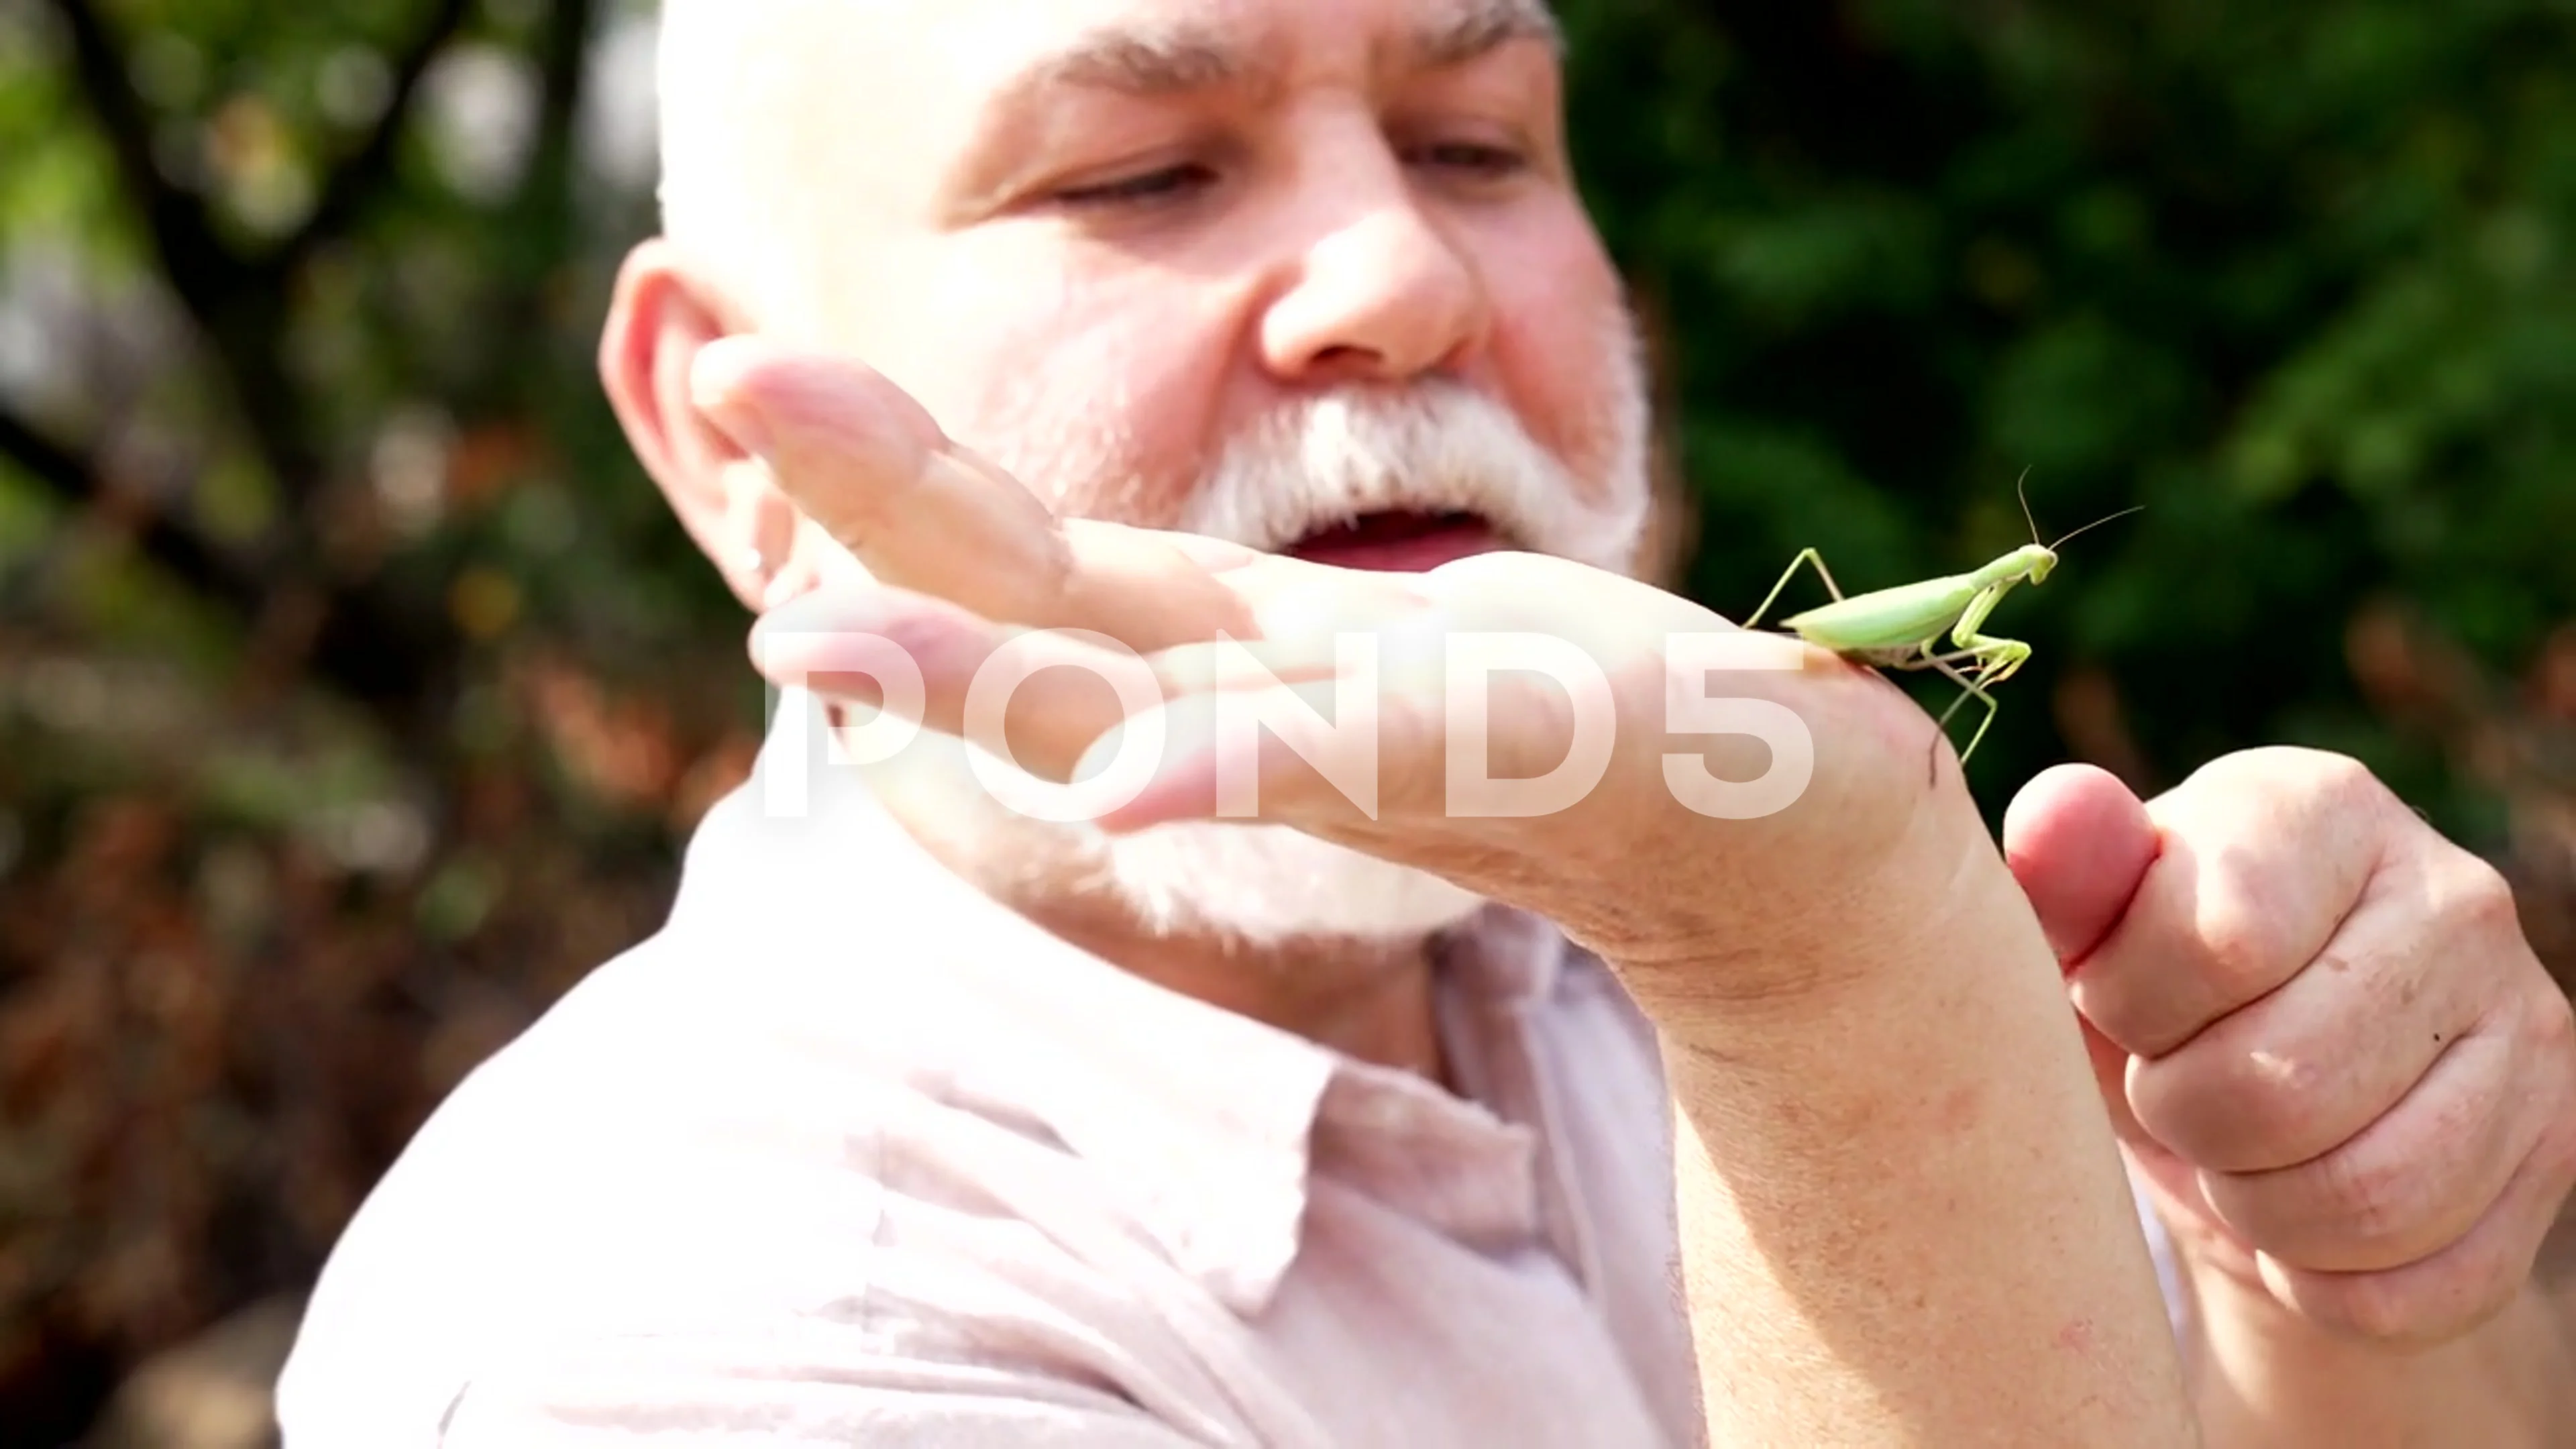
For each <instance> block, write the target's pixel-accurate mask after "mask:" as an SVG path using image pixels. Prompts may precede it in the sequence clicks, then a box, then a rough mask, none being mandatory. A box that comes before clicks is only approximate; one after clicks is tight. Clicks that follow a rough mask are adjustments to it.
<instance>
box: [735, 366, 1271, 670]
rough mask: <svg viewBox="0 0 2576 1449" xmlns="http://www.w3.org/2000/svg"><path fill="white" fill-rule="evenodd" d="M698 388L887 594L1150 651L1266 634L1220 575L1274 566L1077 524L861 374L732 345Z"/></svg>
mask: <svg viewBox="0 0 2576 1449" xmlns="http://www.w3.org/2000/svg"><path fill="white" fill-rule="evenodd" d="M690 384H691V392H692V395H693V397H694V399H695V401H696V404H697V407H698V409H699V411H700V412H701V413H703V414H704V415H705V416H706V418H707V419H708V421H709V422H711V423H713V424H714V425H715V426H716V427H717V428H719V429H720V430H722V431H723V432H724V433H726V434H727V435H728V436H730V437H732V438H733V439H734V441H735V442H736V443H737V444H739V445H740V446H741V447H742V448H743V449H744V450H745V451H746V452H749V453H752V454H754V455H756V456H757V457H759V458H760V459H761V460H762V461H763V462H765V463H766V464H768V466H769V468H770V470H771V472H772V473H773V474H774V475H775V476H776V477H777V480H778V485H779V487H780V488H781V489H782V490H783V491H785V492H786V494H787V495H788V497H789V498H791V499H792V500H794V501H795V503H796V505H797V506H798V507H799V508H801V509H802V510H804V512H805V513H806V514H807V515H808V516H809V517H811V518H813V519H814V520H815V522H816V523H817V524H819V525H820V526H821V527H822V528H823V529H824V530H825V531H826V532H827V533H829V534H830V535H831V536H832V538H833V539H834V540H836V541H837V542H839V543H840V544H841V546H842V547H844V548H846V549H848V550H849V551H850V553H851V554H852V555H853V556H854V557H856V558H857V559H858V560H859V562H860V563H862V564H864V565H865V566H866V567H867V569H868V572H869V573H870V574H872V575H874V576H875V577H876V578H877V579H878V580H879V581H880V582H882V583H886V584H890V585H893V586H895V587H897V588H902V589H909V590H912V591H913V592H916V593H921V594H927V595H930V596H933V597H936V598H942V599H946V600H948V601H950V602H951V603H954V604H957V605H959V606H960V607H963V608H965V609H968V610H970V611H972V612H974V613H976V614H979V615H982V616H983V617H985V618H988V619H992V620H994V621H996V622H999V623H1009V624H1019V625H1024V626H1027V627H1030V628H1039V629H1086V630H1093V631H1096V632H1098V633H1101V634H1106V635H1108V636H1109V637H1111V638H1114V639H1117V640H1119V641H1120V642H1122V643H1124V644H1126V645H1127V646H1128V647H1129V648H1132V649H1135V650H1138V651H1140V652H1151V651H1154V650H1157V649H1163V648H1168V647H1171V646H1173V645H1177V644H1185V643H1193V642H1197V641H1200V640H1203V639H1208V638H1213V637H1214V636H1215V635H1216V634H1217V633H1218V632H1219V631H1223V632H1226V633H1230V634H1233V635H1235V636H1236V637H1249V636H1250V635H1252V634H1253V633H1255V632H1256V631H1255V628H1254V621H1253V618H1252V609H1251V605H1250V604H1249V602H1248V601H1247V600H1246V599H1245V598H1244V596H1243V595H1242V593H1240V592H1239V591H1238V590H1237V589H1235V588H1234V587H1231V586H1230V585H1229V584H1228V583H1227V582H1226V580H1225V579H1224V578H1223V577H1222V575H1224V574H1226V573H1228V572H1231V571H1234V570H1236V569H1239V568H1243V567H1245V566H1247V565H1249V564H1251V563H1253V562H1254V561H1257V560H1261V559H1263V558H1265V557H1266V556H1265V555H1262V554H1259V553H1257V552H1255V551H1253V550H1251V549H1241V548H1235V547H1234V546H1232V545H1228V544H1223V543H1219V542H1217V541H1214V540H1201V539H1187V538H1184V537H1183V536H1180V535H1174V534H1160V533H1153V532H1149V531H1146V530H1142V529H1130V528H1121V527H1118V526H1116V525H1113V524H1101V523H1089V522H1084V521H1080V520H1077V521H1075V522H1074V523H1072V524H1070V525H1068V524H1067V523H1066V522H1064V521H1062V520H1059V519H1058V518H1057V517H1056V516H1055V514H1054V513H1053V512H1051V511H1050V510H1049V509H1048V508H1047V506H1046V505H1045V504H1044V503H1043V502H1041V501H1040V500H1039V498H1038V497H1037V495H1036V494H1034V493H1032V492H1031V491H1029V489H1027V488H1026V487H1024V486H1022V485H1021V484H1020V483H1018V482H1017V481H1016V480H1014V479H1012V478H1011V477H1009V476H1008V475H1007V474H1004V473H1003V472H1002V471H1001V470H1000V469H998V468H996V467H994V466H993V465H992V464H990V463H988V462H986V461H984V460H983V459H981V458H978V457H976V456H975V455H974V454H973V453H972V452H970V451H969V450H967V449H966V448H964V447H962V446H960V445H958V444H957V443H956V442H954V441H953V440H951V439H950V438H949V437H948V436H947V435H946V434H945V433H943V432H942V431H941V430H940V428H939V425H938V424H937V423H936V422H935V421H934V420H933V419H932V418H931V416H930V414H929V413H928V412H927V411H926V410H924V409H923V408H922V407H921V405H920V404H919V403H917V402H915V401H914V400H913V399H912V398H910V397H909V396H906V395H905V394H904V392H903V391H902V390H901V389H899V388H897V387H896V386H894V384H893V383H891V382H889V381H887V380H886V379H885V378H884V377H882V376H880V375H878V374H877V373H876V372H875V371H874V370H872V369H870V368H868V367H866V366H864V365H862V364H860V363H857V362H855V361H851V360H848V359H845V358H839V357H833V356H828V355H823V354H818V353H803V352H797V351H793V350H790V349H788V348H786V347H783V346H780V345H778V344H776V343H772V342H768V341H765V340H761V339H757V338H751V337H739V336H738V337H729V338H724V339H721V340H719V341H717V342H714V343H711V344H709V345H708V346H707V347H706V348H705V349H703V350H702V351H701V352H700V353H699V355H698V359H697V362H696V364H695V369H694V371H693V373H692V376H691V379H690Z"/></svg>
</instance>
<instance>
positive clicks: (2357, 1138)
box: [2004, 749, 2576, 1344]
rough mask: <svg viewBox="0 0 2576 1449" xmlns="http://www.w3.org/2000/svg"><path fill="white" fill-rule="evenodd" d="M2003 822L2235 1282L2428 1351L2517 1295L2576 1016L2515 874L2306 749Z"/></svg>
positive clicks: (2075, 779) (2547, 1210)
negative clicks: (2508, 879)
mask: <svg viewBox="0 0 2576 1449" xmlns="http://www.w3.org/2000/svg"><path fill="white" fill-rule="evenodd" d="M2004 841H2005V850H2006V855H2007V858H2008V859H2009V861H2010V862H2011V864H2012V867H2013V870H2014V872H2015V874H2016V875H2017V876H2018V877H2019V879H2020V880H2021V882H2022V885H2023V887H2024V889H2025V890H2026V892H2027V893H2028V894H2029V897H2030V899H2031V902H2032V904H2033V905H2034V907H2035V908H2036V909H2037V910H2038V912H2039V917H2040V920H2041V923H2042V925H2043V927H2044V928H2045V929H2046V930H2047V932H2048V936H2049V939H2050V942H2051V944H2052V945H2053V946H2054V948H2055V949H2056V951H2057V952H2058V955H2059V959H2060V960H2061V961H2062V962H2063V963H2065V966H2066V968H2067V971H2068V976H2069V982H2070V986H2071V989H2072V992H2073V997H2074V1002H2075V1005H2076V1007H2077V1008H2078V1010H2079V1011H2080V1012H2081V1013H2082V1016H2083V1018H2084V1021H2085V1024H2086V1034H2087V1037H2088V1039H2089V1041H2090V1044H2091V1046H2092V1047H2093V1050H2094V1060H2095V1066H2096V1070H2097V1073H2098V1075H2099V1076H2100V1078H2101V1082H2102V1088H2103V1094H2104V1097H2105V1099H2106V1100H2107V1101H2108V1103H2109V1104H2110V1106H2111V1108H2112V1116H2113V1120H2114V1122H2115V1124H2116V1125H2117V1126H2118V1128H2119V1130H2120V1134H2121V1138H2122V1141H2123V1143H2124V1145H2125V1147H2126V1148H2127V1150H2128V1152H2129V1153H2130V1155H2131V1158H2132V1160H2133V1161H2134V1162H2135V1163H2137V1164H2138V1166H2139V1167H2140V1169H2141V1171H2142V1173H2143V1175H2144V1176H2145V1177H2146V1178H2147V1180H2148V1182H2149V1183H2150V1187H2151V1191H2152V1193H2153V1195H2154V1196H2155V1198H2156V1199H2157V1203H2158V1207H2159V1210H2160V1212H2161V1214H2162V1216H2163V1217H2164V1218H2165V1220H2166V1222H2167V1224H2168V1226H2169V1227H2170V1228H2171V1230H2172V1232H2173V1235H2174V1238H2175V1242H2176V1246H2177V1248H2178V1250H2179V1252H2180V1253H2181V1255H2182V1256H2183V1258H2184V1260H2185V1262H2186V1265H2187V1266H2188V1267H2189V1268H2190V1269H2191V1270H2192V1272H2193V1273H2194V1274H2195V1276H2198V1277H2200V1278H2202V1279H2203V1281H2204V1282H2205V1283H2206V1282H2208V1281H2209V1280H2210V1278H2211V1276H2212V1275H2214V1276H2215V1280H2216V1281H2217V1282H2218V1283H2222V1284H2229V1285H2234V1286H2235V1287H2237V1288H2239V1289H2241V1290H2244V1291H2242V1292H2237V1293H2221V1294H2219V1295H2216V1297H2217V1298H2218V1300H2219V1301H2222V1302H2230V1303H2242V1304H2251V1305H2254V1306H2256V1307H2257V1308H2258V1309H2269V1308H2274V1307H2277V1308H2279V1309H2285V1310H2287V1315H2288V1316H2289V1317H2290V1318H2291V1319H2293V1320H2295V1321H2296V1322H2299V1323H2305V1324H2308V1325H2311V1326H2314V1327H2319V1328H2323V1329H2326V1330H2329V1331H2330V1332H2332V1333H2334V1334H2337V1335H2340V1336H2343V1337H2346V1338H2353V1337H2358V1338H2360V1339H2362V1340H2366V1341H2375V1342H2387V1343H2393V1344H2420V1343H2425V1342H2433V1341H2442V1340H2446V1339H2451V1338H2455V1337H2457V1336H2459V1335H2462V1334H2464V1333H2466V1332H2468V1331H2469V1330H2471V1329H2472V1328H2475V1327H2476V1326H2478V1325H2479V1324H2481V1323H2483V1322H2485V1321H2487V1320H2488V1319H2489V1318H2491V1317H2492V1316H2493V1315H2495V1314H2496V1313H2497V1312H2498V1311H2499V1310H2501V1309H2502V1308H2504V1307H2505V1306H2506V1305H2508V1304H2510V1303H2511V1302H2512V1301H2513V1300H2514V1298H2515V1296H2516V1294H2517V1293H2518V1292H2519V1291H2520V1290H2521V1288H2522V1287H2523V1285H2524V1283H2525V1282H2526V1280H2527V1278H2528V1276H2529V1274H2530V1271H2531V1266H2532V1263H2533V1259H2534V1257H2535V1255H2536V1253H2537V1252H2538V1249H2539V1246H2540V1243H2541V1240H2542V1238H2543V1236H2544V1235H2545V1234H2546V1233H2547V1231H2548V1229H2549V1227H2550V1224H2551V1222H2552V1221H2553V1219H2554V1218H2555V1217H2556V1215H2557V1212H2558V1210H2559V1207H2560V1205H2561V1203H2562V1202H2563V1201H2564V1200H2565V1199H2566V1197H2567V1194H2568V1190H2569V1187H2570V1184H2571V1182H2576V1030H2571V1021H2570V1013H2569V1008H2568V1003H2567V1000H2566V998H2565V996H2564V995H2563V994H2562V993H2561V992H2560V991H2559V990H2558V988H2557V987H2556V985H2555V984H2554V983H2553V982H2552V981H2551V980H2550V979H2549V977H2548V975H2547V973H2546V972H2545V971H2543V969H2542V968H2541V966H2540V963H2539V962H2538V960H2537V959H2536V958H2534V956H2533V955H2532V952H2531V948H2530V946H2529V945H2528V943H2527V942H2526V941H2525V940H2524V938H2523V935H2522V932H2521V929H2520V926H2519V924H2518V921H2517V919H2516V915H2515V911H2514V906H2513V900H2512V897H2511V895H2510V893H2509V892H2508V891H2507V889H2506V887H2505V885H2504V882H2503V881H2502V879H2501V878H2500V877H2499V876H2498V875H2497V874H2496V872H2495V871H2494V870H2493V869H2491V868H2490V867H2488V866H2487V865H2486V864H2485V863H2484V862H2482V861H2480V860H2478V859H2477V858H2476V857H2474V856H2472V855H2470V854H2469V853H2468V852H2467V851H2465V850H2462V849H2460V848H2459V847H2458V846H2455V845H2453V844H2452V843H2450V842H2449V841H2447V840H2444V839H2443V838H2442V837H2441V836H2440V835H2439V834H2437V833H2436V832H2435V831H2434V830H2433V829H2432V828H2431V827H2430V826H2428V825H2427V824H2426V823H2425V822H2424V821H2423V820H2422V819H2421V818H2419V817H2418V816H2416V815H2415V814H2414V813H2413V812H2412V811H2410V810H2408V809H2407V808H2406V806H2405V805H2404V804H2403V803H2401V802H2400V801H2399V800H2398V799H2397V797H2396V796H2394V795H2393V794H2391V793H2390V792H2389V791H2388V790H2387V789H2386V788H2385V787H2384V786H2382V785H2381V784H2380V783H2379V782H2378V781H2377V780H2375V779H2373V778H2372V777H2371V776H2370V775H2369V774H2368V772H2366V771H2365V770H2363V769H2362V768H2361V767H2360V766H2359V765H2357V764H2355V763H2353V762H2352V761H2350V760H2347V759H2344V758H2342V757H2339V756H2334V755H2327V754H2320V753H2316V752H2312V751H2306V750H2293V749H2267V750H2254V751H2249V752H2246V753H2242V754H2236V755H2230V756H2227V757H2225V758H2223V759H2221V760H2218V761H2216V762H2214V763H2213V764H2211V765H2209V766H2208V767H2207V768H2205V769H2203V770H2201V771H2200V772H2199V773H2198V774H2196V775H2194V776H2192V778H2191V779H2190V780H2188V781H2186V782H2185V783H2183V784H2182V785H2181V786H2179V787H2177V788H2176V789H2174V790H2172V791H2171V792H2169V793H2167V794H2165V795H2163V796H2160V797H2158V798H2157V799H2156V800H2155V801H2153V802H2152V803H2149V804H2144V805H2142V804H2140V803H2139V802H2138V801H2137V799H2136V798H2135V797H2134V796H2132V795H2131V794H2130V793H2129V792H2128V791H2127V790H2126V789H2125V788H2123V787H2122V786H2121V785H2119V784H2118V782H2116V781H2115V780H2113V779H2111V778H2110V777H2109V776H2107V775H2104V774H2102V773H2101V772H2100V771H2097V770H2092V769H2090V768H2086V767H2067V768H2063V769H2060V770H2055V771H2051V772H2049V773H2047V774H2043V775H2041V776H2040V777H2039V778H2037V779H2035V780H2033V781H2032V782H2031V784H2030V785H2029V786H2028V787H2027V788H2026V789H2025V790H2024V791H2023V792H2022V793H2021V795H2020V797H2019V798H2018V799H2016V800H2015V801H2014V803H2013V805H2012V808H2011V810H2010V811H2009V812H2008V814H2007V816H2006V819H2005V827H2004ZM2210 1296H2211V1295H2207V1294H2204V1298H2205V1299H2208V1298H2209V1297H2210Z"/></svg>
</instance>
